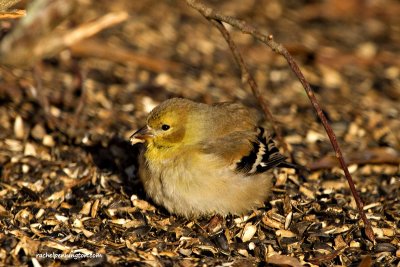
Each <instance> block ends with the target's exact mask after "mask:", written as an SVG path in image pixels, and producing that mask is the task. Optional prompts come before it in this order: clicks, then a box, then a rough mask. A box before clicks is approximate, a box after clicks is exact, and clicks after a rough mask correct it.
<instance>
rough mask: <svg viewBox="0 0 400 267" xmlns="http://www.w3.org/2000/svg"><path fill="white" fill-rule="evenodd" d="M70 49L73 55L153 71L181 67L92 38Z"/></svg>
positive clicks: (175, 69) (176, 70)
mask: <svg viewBox="0 0 400 267" xmlns="http://www.w3.org/2000/svg"><path fill="white" fill-rule="evenodd" d="M70 50H71V52H72V54H73V55H75V56H81V57H98V58H103V59H107V60H111V61H114V62H118V63H121V64H129V63H134V64H137V65H140V66H141V67H143V68H146V69H148V70H151V71H154V72H163V71H166V70H168V71H169V72H178V71H180V70H181V69H182V66H181V65H180V64H178V63H176V62H173V61H169V60H162V59H158V58H153V57H148V56H144V55H139V54H135V53H134V52H132V51H130V50H129V49H127V48H125V47H122V46H115V45H110V44H107V43H104V41H101V40H98V39H93V38H91V39H87V40H82V41H80V42H78V43H76V44H74V45H72V46H71V47H70Z"/></svg>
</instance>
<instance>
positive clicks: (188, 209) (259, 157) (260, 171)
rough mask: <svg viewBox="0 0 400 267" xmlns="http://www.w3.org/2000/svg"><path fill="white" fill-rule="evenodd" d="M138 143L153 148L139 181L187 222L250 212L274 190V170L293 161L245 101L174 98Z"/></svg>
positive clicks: (142, 160)
mask: <svg viewBox="0 0 400 267" xmlns="http://www.w3.org/2000/svg"><path fill="white" fill-rule="evenodd" d="M130 141H131V143H132V144H136V143H139V142H140V143H145V146H144V149H143V150H142V152H141V154H140V157H139V164H140V165H139V176H140V179H141V180H142V182H143V185H144V188H145V191H146V192H147V194H148V195H149V196H150V197H151V198H152V199H153V201H154V202H155V203H157V204H159V205H162V206H164V207H165V208H166V209H167V210H168V211H169V212H171V213H174V214H177V215H181V216H184V217H186V218H197V217H204V216H211V215H215V214H220V215H227V214H235V215H242V214H244V213H245V212H247V211H249V210H251V209H254V208H257V207H260V206H262V205H263V203H264V201H265V200H266V198H267V196H268V193H269V192H270V190H271V187H272V175H271V174H268V173H266V171H268V170H269V169H271V168H273V167H286V163H288V162H286V161H285V159H286V157H285V156H283V155H282V154H280V153H279V150H278V149H277V148H276V147H275V144H274V142H273V140H272V139H271V138H269V137H267V136H266V135H265V133H264V129H263V128H262V127H259V126H258V116H257V115H255V114H254V113H252V112H251V111H250V110H249V109H247V108H246V107H245V106H243V105H240V104H237V103H227V102H225V103H218V104H214V105H207V104H203V103H196V102H193V101H191V100H188V99H183V98H172V99H169V100H166V101H164V102H162V103H161V104H160V105H159V106H157V107H155V108H154V109H153V110H152V111H151V112H150V114H149V115H148V117H147V125H146V126H144V127H143V128H141V129H139V130H138V131H136V132H135V133H134V134H132V136H131V137H130ZM289 164H290V163H289Z"/></svg>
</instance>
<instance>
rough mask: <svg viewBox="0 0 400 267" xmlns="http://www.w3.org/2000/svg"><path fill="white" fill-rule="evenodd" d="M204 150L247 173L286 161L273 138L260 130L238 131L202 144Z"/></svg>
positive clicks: (259, 170)
mask: <svg viewBox="0 0 400 267" xmlns="http://www.w3.org/2000/svg"><path fill="white" fill-rule="evenodd" d="M202 152H203V153H207V154H215V155H217V156H218V157H220V158H221V159H224V160H226V161H227V165H229V166H233V168H234V170H235V171H237V172H240V173H243V174H245V175H253V174H257V173H261V172H265V171H267V170H269V169H271V168H273V167H275V166H278V165H279V164H281V163H283V162H285V159H286V157H285V156H283V155H282V154H280V153H279V150H278V149H277V148H276V146H275V144H274V142H273V140H272V139H271V138H267V137H265V136H264V129H262V128H259V132H258V133H257V132H253V131H237V132H232V133H229V134H227V135H225V136H223V137H219V138H216V139H214V140H207V142H204V143H203V144H202Z"/></svg>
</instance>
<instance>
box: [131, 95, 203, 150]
mask: <svg viewBox="0 0 400 267" xmlns="http://www.w3.org/2000/svg"><path fill="white" fill-rule="evenodd" d="M196 105H197V104H196V103H194V102H192V101H190V100H186V99H182V98H172V99H169V100H166V101H164V102H163V103H161V104H160V105H159V106H157V107H155V108H154V109H153V110H152V111H151V112H150V114H149V116H148V117H147V125H146V126H144V127H143V128H141V129H139V130H138V131H136V132H135V133H134V134H133V135H132V136H131V137H130V141H131V143H132V144H136V143H144V142H147V143H148V144H150V145H154V146H156V147H173V146H176V145H177V144H181V143H184V141H187V140H186V139H185V137H187V128H188V127H187V126H188V114H189V113H193V111H194V110H195V109H196Z"/></svg>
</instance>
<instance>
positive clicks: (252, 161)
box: [236, 127, 286, 175]
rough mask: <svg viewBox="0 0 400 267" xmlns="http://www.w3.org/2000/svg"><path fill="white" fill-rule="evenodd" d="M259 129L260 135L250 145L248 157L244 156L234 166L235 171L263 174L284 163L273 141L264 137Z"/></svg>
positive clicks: (283, 157) (282, 156) (262, 130)
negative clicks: (251, 147)
mask: <svg viewBox="0 0 400 267" xmlns="http://www.w3.org/2000/svg"><path fill="white" fill-rule="evenodd" d="M259 129H260V133H259V134H258V136H257V139H256V141H254V142H252V143H251V144H252V146H253V149H252V150H251V152H250V154H249V155H247V156H244V157H243V158H242V159H241V160H240V161H239V162H238V163H237V164H236V171H238V172H242V173H245V174H247V175H253V174H257V173H262V172H265V171H267V170H269V169H271V168H273V167H277V166H279V165H280V164H282V163H284V162H285V160H286V157H285V156H284V155H282V154H281V153H279V150H278V148H277V147H276V146H275V143H274V141H273V140H272V139H271V138H268V139H267V138H266V137H265V136H264V129H263V128H261V127H260V128H259Z"/></svg>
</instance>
